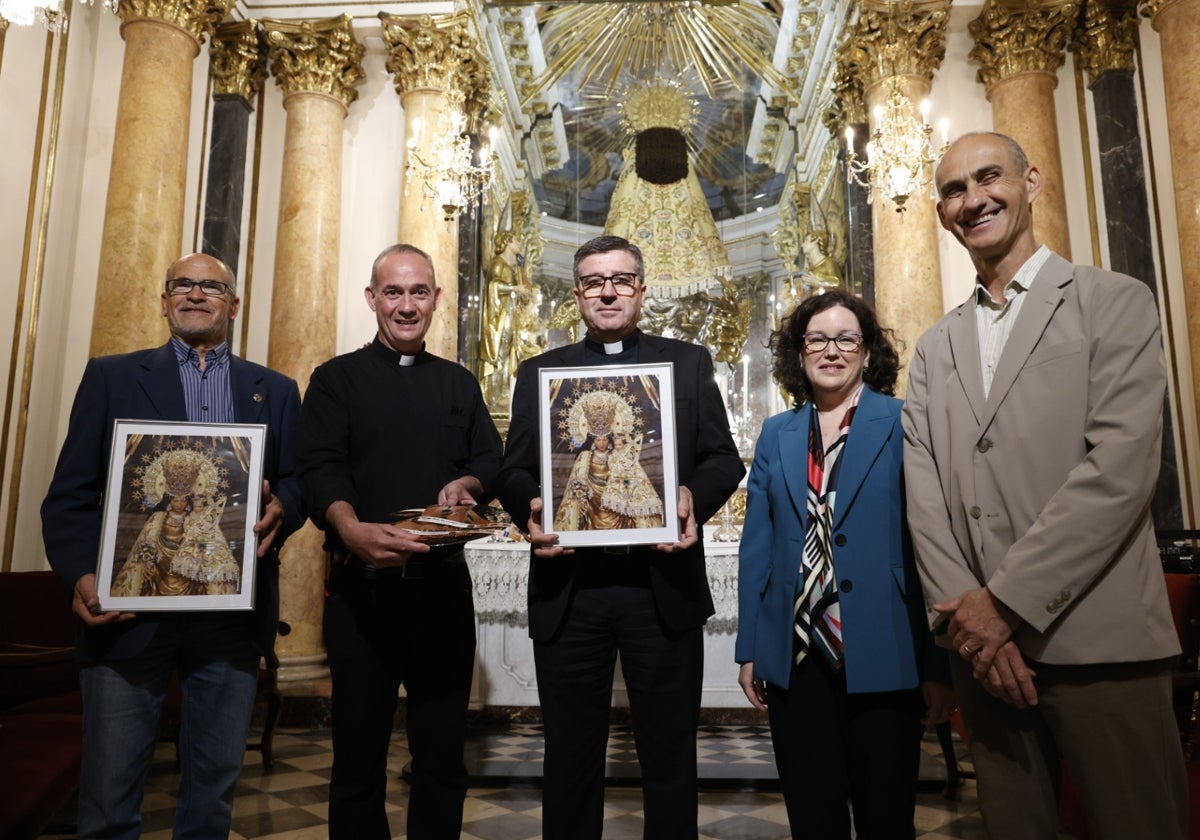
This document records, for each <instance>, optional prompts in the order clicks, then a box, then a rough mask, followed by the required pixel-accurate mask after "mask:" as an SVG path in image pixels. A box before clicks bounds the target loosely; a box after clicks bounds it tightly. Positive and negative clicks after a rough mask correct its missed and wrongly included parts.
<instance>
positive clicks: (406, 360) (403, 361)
mask: <svg viewBox="0 0 1200 840" xmlns="http://www.w3.org/2000/svg"><path fill="white" fill-rule="evenodd" d="M416 361H417V357H416V356H405V355H404V354H403V353H401V354H400V358H399V359H398V360H397V362H396V364H398V365H400V367H412V366H413V365H414V364H416Z"/></svg>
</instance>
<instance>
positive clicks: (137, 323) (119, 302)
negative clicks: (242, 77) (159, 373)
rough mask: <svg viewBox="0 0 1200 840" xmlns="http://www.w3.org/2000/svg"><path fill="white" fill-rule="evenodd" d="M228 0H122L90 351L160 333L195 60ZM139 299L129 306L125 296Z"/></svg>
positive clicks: (176, 235) (177, 236) (179, 226)
mask: <svg viewBox="0 0 1200 840" xmlns="http://www.w3.org/2000/svg"><path fill="white" fill-rule="evenodd" d="M231 6H233V0H121V3H120V7H119V14H120V16H121V37H123V38H124V39H125V58H124V65H123V68H122V71H121V90H120V92H119V93H118V94H117V96H118V100H117V125H116V131H115V133H114V136H113V156H112V166H111V168H110V169H109V176H108V197H107V200H106V201H105V205H104V230H103V233H102V235H101V240H100V270H99V276H98V277H97V280H96V311H95V316H94V318H93V321H92V340H91V348H90V353H91V355H93V356H98V355H102V354H105V353H119V352H122V351H125V350H132V349H133V348H134V347H141V346H143V345H145V344H146V343H147V341H148V340H149V342H150V343H153V342H154V341H156V340H164V341H165V340H166V337H167V327H166V323H165V322H164V321H163V318H162V315H161V314H160V313H159V308H158V305H157V303H154V304H153V305H151V303H149V302H150V301H156V300H157V298H158V296H159V293H160V292H161V291H162V284H163V281H164V279H165V278H166V275H167V267H168V266H170V264H171V262H172V261H174V260H175V259H177V258H178V257H179V251H180V247H181V245H182V242H183V201H184V189H185V184H184V181H185V178H186V174H187V144H188V126H189V125H190V123H191V113H190V109H191V101H192V62H193V61H194V60H195V58H196V56H197V55H198V54H199V53H200V44H201V42H202V41H203V39H204V36H205V35H206V34H211V33H212V31H213V27H215V26H216V25H217V23H218V22H220V20H221V18H222V17H224V16H225V12H227V11H228V10H229V8H230V7H231ZM131 300H133V301H137V302H138V305H136V306H130V305H129V302H130V301H131Z"/></svg>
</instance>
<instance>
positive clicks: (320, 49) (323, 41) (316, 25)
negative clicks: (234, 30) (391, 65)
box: [263, 15, 365, 108]
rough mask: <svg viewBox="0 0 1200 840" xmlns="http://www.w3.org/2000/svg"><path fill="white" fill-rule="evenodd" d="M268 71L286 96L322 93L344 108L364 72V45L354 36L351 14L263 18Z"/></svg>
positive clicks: (356, 94) (352, 98) (351, 98)
mask: <svg viewBox="0 0 1200 840" xmlns="http://www.w3.org/2000/svg"><path fill="white" fill-rule="evenodd" d="M263 31H264V32H265V33H266V36H267V44H268V45H269V47H270V59H271V73H272V75H274V76H275V83H276V84H277V85H279V87H280V88H281V89H282V90H283V95H284V96H285V97H288V96H291V95H292V94H293V93H324V94H326V95H328V96H332V97H333V98H335V99H338V100H341V102H342V104H343V105H345V106H346V107H347V108H348V107H350V103H351V102H353V101H354V100H355V99H357V98H358V91H356V90H355V89H354V86H355V85H357V84H358V83H359V82H361V81H362V80H363V79H364V78H365V76H364V74H363V69H362V57H363V53H364V52H365V50H364V48H363V45H362V44H360V43H358V41H356V40H354V29H353V27H352V25H351V19H350V15H342V16H341V17H335V18H325V19H323V20H301V21H289V20H270V19H267V20H263Z"/></svg>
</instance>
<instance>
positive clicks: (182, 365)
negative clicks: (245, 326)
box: [171, 336, 234, 423]
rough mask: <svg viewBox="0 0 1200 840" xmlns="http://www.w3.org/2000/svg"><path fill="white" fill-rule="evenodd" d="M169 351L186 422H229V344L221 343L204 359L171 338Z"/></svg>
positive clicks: (232, 419)
mask: <svg viewBox="0 0 1200 840" xmlns="http://www.w3.org/2000/svg"><path fill="white" fill-rule="evenodd" d="M171 349H172V350H174V351H175V360H176V361H178V362H179V381H180V382H181V383H182V384H183V403H184V405H185V406H186V408H187V419H188V422H190V423H232V422H234V418H233V387H232V386H231V385H230V382H229V345H228V344H226V343H225V342H221V343H220V344H218V345H217V346H216V347H214V348H212V349H211V350H209V351H208V353H207V354H206V355H205V357H204V370H203V371H201V370H200V354H199V353H197V352H196V351H195V349H194V348H192V347H189V346H188V345H187V344H185V343H184V342H182V341H180V340H179V339H178V338H176V337H175V336H171Z"/></svg>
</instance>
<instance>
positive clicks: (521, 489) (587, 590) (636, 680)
mask: <svg viewBox="0 0 1200 840" xmlns="http://www.w3.org/2000/svg"><path fill="white" fill-rule="evenodd" d="M574 274H575V298H576V300H577V301H578V303H579V311H580V314H581V316H582V317H583V321H584V323H585V324H586V326H587V336H586V337H585V338H584V340H583V341H581V342H579V343H577V344H572V345H570V346H567V347H561V348H558V349H555V350H551V351H549V352H547V353H543V354H542V355H540V356H537V357H535V358H533V359H530V360H529V361H527V362H525V363H524V364H522V365H521V367H520V369H519V371H518V372H517V382H516V386H515V388H514V389H513V407H512V421H511V425H510V427H509V433H508V442H507V445H506V447H505V452H504V463H503V466H502V467H501V470H500V476H499V478H498V479H497V484H496V495H497V497H498V498H499V499H500V501H501V503H502V504H503V505H504V507H505V509H506V510H507V511H508V512H509V514H510V515H511V516H512V518H513V521H514V522H517V523H520V524H523V525H524V524H526V523H527V527H528V530H529V534H530V537H531V539H532V542H533V548H532V549H531V558H530V574H529V635H530V636H531V637H532V639H533V649H534V662H535V666H536V669H537V682H538V696H539V698H540V700H541V704H542V721H543V723H544V725H545V734H546V757H545V768H544V777H545V782H544V788H543V805H542V828H543V835H542V836H543V837H544V838H545V840H564V838H580V840H599V838H600V836H601V828H602V823H603V807H604V766H605V747H606V743H607V736H608V721H609V707H610V705H611V698H612V681H613V672H614V665H615V660H616V657H617V655H618V653H619V654H620V657H621V671H622V674H623V675H624V678H625V685H626V688H627V689H628V692H629V704H630V711H631V712H632V716H633V729H634V736H635V738H636V740H637V749H638V756H639V758H640V760H641V769H642V791H643V796H644V800H645V802H644V812H645V836H646V837H648V838H654V839H655V840H682V839H683V838H690V840H694V838H695V837H696V836H697V798H696V729H697V725H698V721H699V714H700V689H701V677H702V672H703V661H704V638H703V627H704V623H705V621H706V620H707V619H708V617H709V616H711V615H712V614H713V612H714V608H713V601H712V595H711V593H710V592H709V588H708V577H707V574H706V572H705V567H704V547H703V543H702V541H701V535H702V532H701V526H702V525H703V524H704V522H705V521H706V520H707V519H709V517H711V516H712V515H713V514H714V513H716V511H717V510H718V509H719V508H720V507H721V505H723V504H724V503H725V501H726V499H728V498H729V496H730V494H732V493H733V491H734V490H735V489H736V488H737V485H738V482H739V481H741V478H742V475H743V474H744V473H745V468H744V467H743V466H742V461H741V458H740V457H739V456H738V453H737V449H736V447H735V446H734V443H733V438H732V436H731V435H730V433H729V422H728V419H727V415H726V413H725V405H724V403H723V402H722V400H721V395H720V392H719V391H718V390H717V385H716V381H715V380H714V378H713V366H712V359H711V358H710V356H709V354H708V351H707V350H705V349H704V348H703V347H701V346H698V345H695V344H688V343H686V342H682V341H676V340H674V339H669V338H659V337H656V336H652V335H646V334H644V333H641V332H639V331H638V328H637V323H638V318H639V316H640V315H641V310H642V302H643V300H644V299H645V294H646V286H645V282H644V277H645V272H644V268H643V264H642V254H641V251H640V250H639V249H638V248H637V246H636V245H633V244H631V243H629V242H627V241H626V240H625V239H622V238H621V237H618V236H601V237H597V238H596V239H593V240H591V241H590V242H587V243H585V244H584V245H583V246H581V247H580V248H579V250H578V251H576V252H575V265H574ZM652 363H659V364H662V363H672V364H673V365H674V389H675V429H676V441H675V445H676V455H677V463H678V471H679V506H678V510H677V511H675V512H674V514H675V515H677V516H678V517H679V525H680V538H679V541H678V542H676V543H671V544H665V545H657V546H649V545H646V546H640V545H639V546H616V547H614V546H605V547H604V548H577V549H574V550H572V549H566V548H563V547H562V546H559V545H557V540H558V538H557V536H556V535H554V534H549V533H546V531H548V530H550V529H551V526H550V524H549V523H545V527H543V523H542V510H541V508H542V505H541V500H540V498H539V497H540V494H541V486H540V480H539V475H540V469H539V463H540V462H539V453H540V451H541V450H540V446H539V440H538V428H539V423H538V399H537V383H538V371H539V370H540V369H542V368H550V367H578V366H583V365H606V364H614V365H615V364H619V365H630V364H652ZM671 513H672V512H670V511H668V512H667V515H671Z"/></svg>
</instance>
